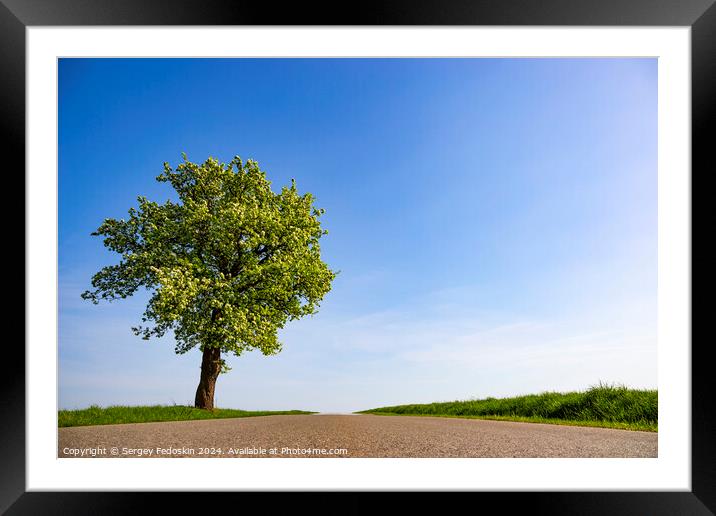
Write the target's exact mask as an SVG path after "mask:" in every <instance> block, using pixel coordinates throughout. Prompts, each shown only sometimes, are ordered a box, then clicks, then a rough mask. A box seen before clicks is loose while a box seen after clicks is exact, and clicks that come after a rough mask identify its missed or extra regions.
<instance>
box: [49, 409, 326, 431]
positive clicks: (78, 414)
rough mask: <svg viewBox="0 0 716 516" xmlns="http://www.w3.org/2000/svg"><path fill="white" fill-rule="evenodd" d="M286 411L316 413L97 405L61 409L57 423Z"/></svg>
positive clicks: (297, 411)
mask: <svg viewBox="0 0 716 516" xmlns="http://www.w3.org/2000/svg"><path fill="white" fill-rule="evenodd" d="M286 414H289V415H291V414H313V412H306V411H303V410H279V411H265V410H262V411H249V410H238V409H214V410H213V411H209V410H202V409H198V408H194V407H189V406H184V405H152V406H137V407H129V406H120V405H115V406H111V407H98V406H96V405H93V406H91V407H88V408H86V409H80V410H60V411H59V412H58V413H57V425H58V426H59V427H66V426H88V425H116V424H122V423H149V422H157V421H190V420H195V419H224V418H232V417H255V416H276V415H286Z"/></svg>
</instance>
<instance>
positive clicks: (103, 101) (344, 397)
mask: <svg viewBox="0 0 716 516" xmlns="http://www.w3.org/2000/svg"><path fill="white" fill-rule="evenodd" d="M58 100H59V213H58V217H59V227H58V231H59V235H58V236H59V256H58V267H59V343H58V344H59V406H60V408H81V407H86V406H88V405H90V404H99V405H108V404H172V403H177V404H193V399H194V393H195V390H196V386H197V383H198V380H199V367H200V362H201V356H200V352H199V351H198V350H192V351H191V352H189V353H187V354H185V355H175V354H174V344H173V338H172V337H171V336H170V335H168V336H165V337H164V338H162V339H159V340H150V341H144V340H142V339H141V338H139V337H136V336H134V334H133V333H132V331H131V327H132V326H134V325H136V324H137V322H139V320H140V318H141V315H142V312H143V310H144V306H145V303H146V301H147V299H148V295H147V294H146V293H143V292H139V293H137V294H136V295H135V296H134V297H133V298H131V299H126V300H119V301H116V302H113V303H102V304H100V305H93V304H92V303H90V302H88V301H84V300H82V299H81V298H80V294H81V293H82V292H83V291H84V290H86V289H88V288H89V287H90V280H91V276H92V275H93V274H94V273H95V272H96V271H97V270H99V269H100V268H101V267H103V266H105V265H109V264H112V263H116V262H117V261H118V256H116V255H113V254H112V253H111V252H110V251H108V250H106V249H105V248H104V246H103V245H102V241H101V239H100V238H98V237H92V236H90V233H91V232H92V231H94V230H95V229H96V228H97V226H99V224H100V223H101V222H102V221H103V219H104V218H107V217H114V218H122V217H126V215H127V210H128V209H129V208H130V207H133V206H136V197H137V196H138V195H144V196H146V197H148V198H149V199H151V200H156V201H159V202H163V201H165V200H166V199H168V198H169V197H170V196H171V189H170V187H169V186H168V185H167V184H160V183H158V182H156V181H155V178H156V176H157V175H159V174H160V173H161V171H162V163H163V162H165V161H167V162H169V163H170V164H171V165H172V166H176V165H177V164H178V163H179V162H180V160H181V153H182V152H185V153H186V154H187V157H188V159H189V160H190V161H194V162H202V161H204V160H205V159H206V158H207V157H208V156H214V157H216V158H218V159H220V160H222V161H228V160H230V159H231V158H232V157H233V156H234V155H239V156H241V158H242V159H244V160H246V159H248V158H251V159H255V160H256V161H258V163H259V165H260V167H261V168H262V170H264V171H265V172H266V173H267V176H268V178H269V179H270V180H271V181H272V183H273V185H274V190H275V191H277V190H279V189H280V187H281V186H283V185H287V184H289V183H290V180H291V178H295V180H296V183H297V187H298V189H299V191H300V192H305V191H310V192H312V193H313V194H314V195H315V197H316V206H317V207H321V208H325V210H326V213H325V214H324V215H323V217H322V222H323V224H324V226H325V228H326V229H328V230H329V234H328V235H327V236H325V237H324V238H323V239H322V242H321V249H322V255H323V259H324V260H325V261H326V262H327V263H328V265H329V266H330V267H331V268H332V269H334V270H336V269H337V270H339V271H340V274H339V275H338V277H337V278H336V280H335V281H334V283H333V288H332V290H331V292H329V293H328V295H327V296H326V298H325V299H324V301H323V303H322V304H321V308H320V310H319V312H318V313H317V314H316V315H314V316H313V317H309V318H305V319H302V320H300V321H294V322H291V323H288V324H287V326H286V328H285V329H284V330H282V331H281V333H280V336H281V341H282V342H283V344H284V349H283V351H282V352H281V353H280V354H278V355H275V356H272V357H265V356H263V355H261V354H260V353H258V352H252V353H247V354H245V355H243V356H241V357H239V358H234V357H231V356H229V357H227V358H228V362H229V364H230V365H231V366H232V368H233V370H232V371H231V372H229V373H228V374H226V375H221V376H220V377H219V380H218V382H217V392H216V404H217V406H219V407H227V408H229V407H230V408H242V409H265V410H272V409H305V410H317V411H337V412H347V411H353V410H360V409H366V408H372V407H376V406H383V405H391V404H402V403H418V402H432V401H443V400H453V399H469V398H481V397H486V396H505V395H514V394H525V393H534V392H542V391H545V390H559V391H566V390H577V389H584V388H587V387H589V386H590V385H593V384H595V383H597V382H599V381H602V382H616V383H624V384H627V385H629V386H631V387H649V388H655V387H656V386H657V377H656V365H657V362H656V359H657V356H656V320H657V319H656V318H657V313H656V301H657V298H656V292H657V281H656V278H657V147H656V142H657V61H656V60H655V59H614V58H609V59H551V58H549V59H544V58H543V59H61V60H60V63H59V92H58Z"/></svg>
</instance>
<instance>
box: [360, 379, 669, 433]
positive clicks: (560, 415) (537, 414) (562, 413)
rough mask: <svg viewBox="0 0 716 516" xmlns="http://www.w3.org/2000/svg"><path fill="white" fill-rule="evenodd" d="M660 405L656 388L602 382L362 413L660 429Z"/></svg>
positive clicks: (386, 408) (385, 408)
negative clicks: (582, 387)
mask: <svg viewBox="0 0 716 516" xmlns="http://www.w3.org/2000/svg"><path fill="white" fill-rule="evenodd" d="M658 405H659V404H658V393H657V391H656V390H637V389H629V388H627V387H625V386H613V385H604V384H599V385H597V386H594V387H591V388H589V389H588V390H586V391H584V392H568V393H558V392H545V393H542V394H530V395H527V396H517V397H514V398H499V399H496V398H486V399H481V400H466V401H450V402H441V403H428V404H415V405H398V406H394V407H381V408H376V409H370V410H365V411H362V413H373V414H379V413H383V414H387V413H389V414H404V415H432V416H454V417H489V418H496V419H512V420H517V421H520V420H533V421H543V422H558V421H573V422H581V423H601V424H603V425H600V426H613V427H621V428H633V429H641V430H656V428H657V424H658V414H659V409H658Z"/></svg>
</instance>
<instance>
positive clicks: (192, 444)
mask: <svg viewBox="0 0 716 516" xmlns="http://www.w3.org/2000/svg"><path fill="white" fill-rule="evenodd" d="M657 441H658V439H657V434H656V433H652V432H634V431H627V430H613V429H606V428H591V427H577V426H561V425H546V424H535V423H513V422H508V421H486V420H479V419H457V418H439V417H422V416H420V417H416V416H376V415H349V414H346V415H334V414H331V415H322V414H318V415H295V416H261V417H250V418H239V419H213V420H200V421H172V422H164V423H139V424H126V425H102V426H85V427H69V428H60V429H59V443H58V444H59V446H58V456H59V457H78V456H82V457H92V456H94V457H110V458H111V457H162V458H166V457H280V458H286V457H301V458H306V457H332V458H336V457H656V456H657ZM321 450H323V451H321Z"/></svg>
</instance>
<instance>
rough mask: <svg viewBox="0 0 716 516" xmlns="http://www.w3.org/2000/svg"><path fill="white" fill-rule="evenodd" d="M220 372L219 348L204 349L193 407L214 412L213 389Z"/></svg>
mask: <svg viewBox="0 0 716 516" xmlns="http://www.w3.org/2000/svg"><path fill="white" fill-rule="evenodd" d="M220 372H221V350H220V349H219V348H214V347H209V346H205V347H204V355H203V357H202V359H201V379H200V380H199V387H197V388H196V397H195V398H194V406H195V407H196V408H200V409H206V410H214V388H215V387H216V378H217V377H218V376H219V373H220Z"/></svg>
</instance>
